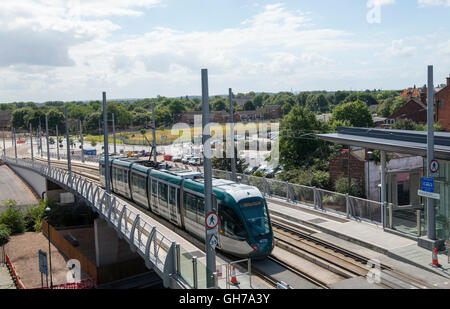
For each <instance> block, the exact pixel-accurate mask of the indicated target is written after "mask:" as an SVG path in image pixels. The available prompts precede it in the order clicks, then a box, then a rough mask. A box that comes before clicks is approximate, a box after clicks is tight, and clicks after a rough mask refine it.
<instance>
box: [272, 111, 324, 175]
mask: <svg viewBox="0 0 450 309" xmlns="http://www.w3.org/2000/svg"><path fill="white" fill-rule="evenodd" d="M326 132H328V126H327V125H326V124H325V123H324V122H322V121H320V120H317V119H316V115H315V114H314V113H313V112H311V111H309V110H308V109H306V108H303V107H301V106H300V105H295V106H294V107H293V108H292V110H291V111H290V112H289V114H288V115H287V116H285V117H284V118H283V119H282V120H281V122H280V140H279V151H280V163H282V164H284V165H286V166H287V167H299V166H302V165H307V164H310V163H311V162H312V160H313V159H314V158H327V157H328V156H329V153H330V148H329V144H328V143H327V142H324V141H322V140H320V139H318V138H317V137H315V136H314V133H326Z"/></svg>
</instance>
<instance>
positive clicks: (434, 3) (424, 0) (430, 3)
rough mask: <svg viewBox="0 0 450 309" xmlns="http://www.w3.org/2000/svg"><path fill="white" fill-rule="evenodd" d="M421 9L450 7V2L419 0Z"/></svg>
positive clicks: (444, 0) (446, 0)
mask: <svg viewBox="0 0 450 309" xmlns="http://www.w3.org/2000/svg"><path fill="white" fill-rule="evenodd" d="M417 3H418V4H419V8H423V7H429V6H445V7H450V0H417Z"/></svg>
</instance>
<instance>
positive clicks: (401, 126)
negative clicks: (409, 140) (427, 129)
mask: <svg viewBox="0 0 450 309" xmlns="http://www.w3.org/2000/svg"><path fill="white" fill-rule="evenodd" d="M416 127H417V124H416V123H414V122H413V121H411V120H409V119H405V120H398V121H397V122H396V123H395V124H394V125H393V126H392V129H395V130H416Z"/></svg>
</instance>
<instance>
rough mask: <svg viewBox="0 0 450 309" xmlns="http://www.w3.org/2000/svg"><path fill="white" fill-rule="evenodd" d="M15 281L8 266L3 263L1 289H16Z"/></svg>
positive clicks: (0, 277)
mask: <svg viewBox="0 0 450 309" xmlns="http://www.w3.org/2000/svg"><path fill="white" fill-rule="evenodd" d="M15 288H16V286H15V284H14V281H13V280H12V278H11V275H10V274H9V271H8V268H7V267H6V266H5V265H4V264H2V265H0V290H11V289H15Z"/></svg>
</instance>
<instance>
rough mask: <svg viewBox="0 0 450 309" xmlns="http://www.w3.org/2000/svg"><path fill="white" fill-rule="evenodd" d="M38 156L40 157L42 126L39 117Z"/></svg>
mask: <svg viewBox="0 0 450 309" xmlns="http://www.w3.org/2000/svg"><path fill="white" fill-rule="evenodd" d="M38 134H39V155H40V156H41V157H42V126H41V117H40V116H39V133H38Z"/></svg>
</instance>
